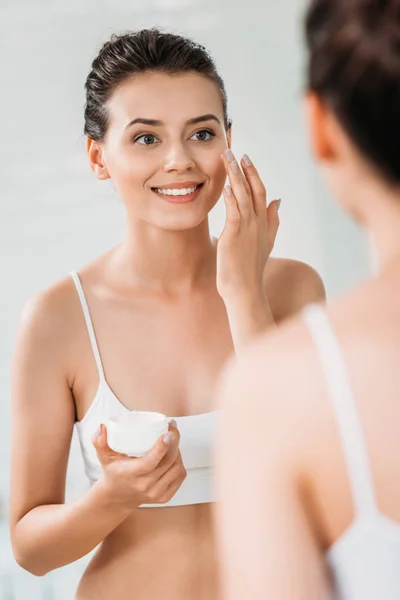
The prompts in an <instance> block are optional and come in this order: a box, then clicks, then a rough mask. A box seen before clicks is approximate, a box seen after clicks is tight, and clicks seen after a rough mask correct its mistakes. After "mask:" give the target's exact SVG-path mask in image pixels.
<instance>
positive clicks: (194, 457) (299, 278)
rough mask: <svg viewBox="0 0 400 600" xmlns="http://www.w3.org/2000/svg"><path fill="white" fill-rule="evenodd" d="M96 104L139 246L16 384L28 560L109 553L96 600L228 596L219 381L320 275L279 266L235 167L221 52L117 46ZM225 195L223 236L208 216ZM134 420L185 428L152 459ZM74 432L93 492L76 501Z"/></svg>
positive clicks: (256, 180) (27, 316)
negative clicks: (135, 452)
mask: <svg viewBox="0 0 400 600" xmlns="http://www.w3.org/2000/svg"><path fill="white" fill-rule="evenodd" d="M86 100H87V102H86V109H85V134H86V136H87V153H88V158H89V162H90V165H91V167H92V169H93V172H94V173H95V175H96V176H97V177H98V178H99V179H102V180H105V179H110V178H111V179H112V181H113V184H114V187H115V188H116V190H117V192H118V195H119V197H120V199H121V201H122V202H123V204H124V207H125V210H126V222H127V228H126V236H125V239H124V240H123V241H122V242H121V244H120V245H118V246H117V247H116V248H113V249H111V250H110V251H108V252H107V253H106V254H104V255H102V256H100V257H98V258H97V259H96V260H94V261H93V262H92V263H90V264H89V265H86V266H85V267H83V268H81V269H80V271H79V274H78V273H76V272H73V273H72V277H69V276H68V277H65V278H64V279H62V280H61V281H59V282H57V283H55V284H54V285H53V286H52V287H51V288H50V289H48V290H46V291H44V292H43V293H42V294H40V295H39V296H38V297H36V298H34V299H33V300H31V301H30V302H29V303H28V305H27V307H26V309H25V310H24V314H23V318H22V319H21V325H20V329H19V334H18V340H17V344H16V352H15V357H14V364H13V377H12V380H13V382H12V411H13V414H12V418H13V450H12V455H13V457H12V468H11V471H12V483H11V488H12V489H11V504H10V513H11V536H12V544H13V550H14V554H15V557H16V559H17V560H18V562H19V563H20V564H21V565H22V566H23V567H24V568H25V569H27V570H29V571H31V572H32V573H35V574H36V575H43V574H45V573H47V572H48V571H51V570H53V569H57V568H58V567H61V566H63V565H66V564H68V563H71V562H73V561H75V560H77V559H78V558H80V557H81V556H84V555H86V554H87V553H88V552H90V551H91V550H93V549H94V548H95V547H96V546H99V547H98V549H97V552H96V553H95V555H94V557H93V559H92V561H91V562H90V564H89V566H88V568H87V570H86V572H85V573H84V575H83V578H82V580H81V582H80V585H79V588H78V590H77V593H76V598H77V599H80V600H92V599H96V600H102V599H103V600H108V599H113V600H114V598H118V600H127V599H128V598H129V599H130V598H132V597H133V596H134V597H135V598H138V599H139V598H143V599H144V598H145V599H146V600H154V599H156V598H157V600H158V598H160V597H161V596H162V597H163V598H167V599H168V598H170V599H171V600H172V599H173V600H195V599H196V600H214V599H217V598H219V597H220V595H219V585H218V579H219V577H218V570H219V569H218V563H217V559H216V551H215V547H216V544H215V535H214V528H213V526H212V508H213V503H214V502H215V500H216V498H215V494H214V490H213V489H212V486H211V475H212V468H213V464H212V454H213V452H212V448H213V444H214V428H215V425H216V421H217V414H218V412H217V408H218V407H217V405H216V402H215V400H214V394H213V388H214V384H215V381H216V379H217V377H218V374H219V372H220V370H221V368H222V367H223V365H224V364H225V361H226V360H227V358H228V357H229V356H230V355H231V354H232V352H234V351H236V352H240V351H241V349H242V347H244V345H245V343H246V342H247V340H248V339H249V338H251V337H252V336H254V335H255V334H258V333H259V332H261V331H263V330H264V329H266V328H269V327H270V328H274V327H276V325H277V324H279V322H280V321H281V320H282V319H284V318H285V317H286V316H288V315H289V314H292V313H293V312H295V311H296V310H298V309H299V308H300V307H301V306H303V305H304V304H305V303H307V302H309V301H313V300H316V299H322V298H323V295H324V292H323V286H322V283H321V280H320V279H319V277H318V275H317V274H316V273H315V272H314V271H313V270H312V269H311V268H310V267H308V266H306V265H304V264H302V263H298V262H296V261H289V260H278V259H272V258H270V257H269V255H270V252H271V250H272V247H273V244H274V240H275V235H276V233H277V230H278V226H279V219H278V211H277V209H278V202H276V201H274V202H271V203H270V204H269V205H268V206H267V201H266V190H265V187H264V185H263V183H262V181H261V180H260V177H259V175H258V173H257V170H256V168H255V166H254V165H253V164H252V162H251V161H250V159H249V158H248V157H247V156H245V157H243V159H242V161H241V163H240V166H239V164H238V162H236V160H235V157H234V155H233V153H232V151H231V149H230V148H231V137H232V127H231V123H230V120H229V118H228V112H227V98H226V92H225V88H224V84H223V81H222V79H221V78H220V76H219V75H218V73H217V70H216V67H215V64H214V62H213V60H212V58H211V57H210V55H209V54H208V52H207V51H206V50H205V48H203V47H202V46H199V45H198V44H196V43H195V42H193V41H191V40H189V39H186V38H183V37H181V36H177V35H172V34H169V33H164V32H161V31H159V30H157V29H151V30H142V31H138V32H134V33H128V34H124V35H121V36H113V37H112V38H111V40H110V41H109V42H107V43H106V44H105V45H104V46H103V48H102V49H101V51H100V53H99V55H98V57H97V58H96V59H95V60H94V62H93V65H92V70H91V72H90V74H89V76H88V78H87V81H86ZM227 176H228V178H229V185H228V186H226V187H225V189H224V185H225V182H226V178H227ZM222 193H223V195H224V202H225V208H226V224H225V228H224V231H223V233H222V235H221V237H220V239H219V240H216V239H214V238H212V237H211V236H210V232H209V222H208V216H209V213H210V211H211V209H212V208H213V207H214V206H215V204H216V203H217V202H218V200H219V199H220V197H221V194H222ZM95 220H96V215H93V223H95ZM132 410H143V411H153V412H159V413H163V414H165V415H167V416H168V417H169V418H170V426H169V429H170V430H169V432H168V433H167V434H165V437H161V438H160V439H159V440H158V442H157V443H156V445H155V446H154V447H153V448H152V449H151V450H150V451H149V452H148V453H147V454H146V455H145V456H143V457H141V458H133V457H127V456H125V455H122V454H118V453H116V452H114V451H113V450H111V448H110V447H109V446H108V444H107V429H106V427H105V424H106V422H107V420H108V419H109V418H110V417H111V416H118V415H125V414H129V413H130V411H132ZM74 426H75V427H76V430H77V433H78V436H79V440H80V445H81V449H82V455H83V459H84V464H85V470H86V473H87V475H88V478H89V480H90V482H91V488H90V490H89V491H88V492H87V493H86V494H85V495H83V496H82V497H81V498H79V499H78V500H76V501H75V502H73V503H70V504H66V503H65V494H64V491H65V476H66V468H67V463H68V456H69V450H70V443H71V435H72V431H73V428H74ZM50 449H51V451H49V450H50Z"/></svg>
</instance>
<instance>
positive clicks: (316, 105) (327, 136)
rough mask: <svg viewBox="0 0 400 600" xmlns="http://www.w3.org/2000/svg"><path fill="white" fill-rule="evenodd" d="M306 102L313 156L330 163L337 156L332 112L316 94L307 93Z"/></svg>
mask: <svg viewBox="0 0 400 600" xmlns="http://www.w3.org/2000/svg"><path fill="white" fill-rule="evenodd" d="M304 100H305V109H306V119H307V123H308V133H309V138H310V142H311V148H312V151H313V154H314V156H315V158H317V160H320V161H330V160H332V159H333V158H334V157H335V155H336V147H335V146H336V144H335V136H334V130H333V129H334V128H333V127H332V115H331V112H330V110H329V108H328V107H327V105H326V103H325V102H324V101H323V100H322V99H321V98H320V96H318V94H316V93H315V92H307V94H306V96H305V99H304Z"/></svg>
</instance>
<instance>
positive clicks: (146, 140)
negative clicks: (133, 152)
mask: <svg viewBox="0 0 400 600" xmlns="http://www.w3.org/2000/svg"><path fill="white" fill-rule="evenodd" d="M156 139H157V138H156V136H155V135H152V134H151V133H146V134H145V135H141V136H140V137H138V138H136V140H135V142H138V143H139V144H143V145H144V146H152V145H153V144H154V141H155V140H156ZM139 140H143V141H139Z"/></svg>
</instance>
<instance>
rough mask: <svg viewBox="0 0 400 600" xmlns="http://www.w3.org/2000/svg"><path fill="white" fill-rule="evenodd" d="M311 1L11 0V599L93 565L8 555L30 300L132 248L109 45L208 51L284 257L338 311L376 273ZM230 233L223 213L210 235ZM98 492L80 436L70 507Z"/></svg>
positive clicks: (4, 307) (2, 370) (3, 426)
mask: <svg viewBox="0 0 400 600" xmlns="http://www.w3.org/2000/svg"><path fill="white" fill-rule="evenodd" d="M304 7H305V1H304V0H282V1H281V2H276V0H262V1H261V0H247V1H246V2H241V1H239V0H230V1H228V0H219V1H218V2H215V0H68V2H65V1H61V0H36V1H35V2H32V0H0V61H1V70H0V73H1V94H0V108H1V112H0V114H1V134H0V190H1V191H0V193H1V202H0V266H1V280H0V289H1V291H2V293H1V295H0V394H1V396H0V398H1V403H0V447H1V452H0V600H25V599H28V598H29V600H39V599H40V600H42V599H43V600H66V599H71V598H72V597H73V594H74V590H75V588H76V585H77V581H78V579H79V577H80V574H81V572H82V570H83V568H84V566H85V564H86V563H87V561H88V557H86V558H84V559H82V560H81V561H78V562H77V563H75V564H73V565H70V566H68V567H65V568H63V569H59V570H57V571H55V572H53V573H50V574H48V575H46V576H45V577H43V578H35V577H34V576H32V575H30V574H28V573H26V572H24V571H23V570H22V569H21V568H20V567H19V566H18V565H17V564H16V563H15V561H14V559H13V557H12V553H11V548H10V542H9V535H8V524H7V511H8V493H9V455H10V453H9V446H10V399H9V371H10V363H11V354H12V347H13V342H14V336H15V330H16V326H17V321H18V316H19V313H20V311H21V308H22V306H23V304H24V303H25V301H26V300H27V299H28V298H29V297H30V296H32V295H33V294H35V293H36V292H38V291H39V290H41V289H43V288H45V287H46V286H48V285H49V284H50V283H51V282H53V281H54V280H56V279H58V278H60V277H62V276H64V275H65V274H66V273H68V272H69V271H71V270H72V269H75V268H79V266H80V265H81V264H84V263H86V262H87V261H89V260H90V259H92V258H93V257H95V256H97V255H98V254H100V253H102V252H103V251H105V250H106V249H108V248H109V247H111V246H113V245H115V244H117V243H118V242H119V241H120V239H121V238H122V236H123V233H124V231H123V228H124V225H123V212H122V209H121V205H120V202H119V200H118V198H117V197H116V195H115V193H114V191H113V188H112V185H111V184H110V183H109V182H105V183H104V182H103V183H101V182H99V181H97V180H96V178H95V177H94V175H93V174H92V173H91V172H90V170H89V167H88V163H87V160H86V156H85V151H84V138H83V134H82V130H83V105H84V89H83V86H84V81H85V78H86V76H87V74H88V72H89V69H90V64H91V61H92V59H93V58H94V56H95V55H96V54H97V52H98V50H99V48H100V46H101V45H102V43H103V42H104V41H105V40H107V38H108V37H109V36H110V34H111V33H114V32H116V33H120V32H122V31H126V30H128V29H137V28H141V27H148V26H154V25H158V26H162V27H164V28H166V29H168V30H170V31H173V32H176V33H181V34H184V35H189V36H190V37H193V38H194V39H195V40H196V41H198V42H199V43H201V44H203V45H205V46H206V47H208V48H209V50H210V51H211V53H212V54H213V56H214V58H215V59H216V62H217V66H218V68H219V72H220V74H221V75H222V77H223V78H224V80H225V84H226V87H227V91H228V100H229V112H230V116H231V118H232V119H233V150H234V152H235V153H236V154H237V155H239V154H241V153H243V152H247V153H248V154H249V155H250V156H251V158H252V159H253V161H254V162H255V164H256V166H257V167H258V169H259V171H260V173H261V175H262V177H263V180H264V182H265V184H266V187H267V189H268V193H269V198H270V199H274V198H282V205H281V213H280V214H281V228H280V231H279V234H278V239H277V243H276V247H275V252H274V254H275V255H276V256H286V257H292V258H297V259H300V260H303V261H306V262H308V263H309V264H311V265H313V266H314V267H315V268H316V269H317V270H318V271H319V272H320V273H321V275H322V277H323V279H324V281H325V284H326V287H327V291H328V295H329V297H330V298H332V297H334V296H336V295H337V294H339V293H340V292H341V291H342V290H343V289H345V288H346V287H347V286H349V285H350V284H354V283H356V282H357V281H358V280H360V279H362V278H363V277H364V276H365V275H366V274H367V272H368V270H369V268H370V266H369V265H370V264H371V261H370V259H369V250H368V243H367V240H366V239H365V236H364V234H363V233H362V232H361V231H358V230H357V229H356V227H355V226H354V225H353V224H352V223H350V222H349V220H348V219H347V218H346V217H344V216H343V215H342V214H341V213H340V211H339V209H338V208H337V207H336V206H335V205H334V204H333V203H332V202H331V199H330V198H329V196H328V192H327V191H326V189H325V187H324V185H323V183H322V180H321V178H320V175H319V173H318V172H317V169H316V167H315V165H314V164H313V160H312V158H311V156H310V152H309V145H308V142H307V137H306V133H305V125H304V119H303V108H302V89H303V81H304V79H303V75H304V66H305V52H304V47H303V36H302V27H301V22H302V15H303V13H304ZM223 224H224V209H223V204H222V201H221V202H219V203H218V205H217V206H216V208H215V209H214V211H213V213H212V214H211V230H212V233H213V234H214V235H219V233H220V232H221V230H222V227H223ZM86 488H87V483H86V480H85V477H84V474H83V467H82V463H81V459H80V455H79V448H78V445H77V440H76V438H75V437H74V439H73V444H72V448H71V460H70V465H69V471H68V484H67V493H68V496H67V498H68V499H72V498H74V497H77V496H78V495H80V494H81V493H82V492H83V491H84V490H85V489H86Z"/></svg>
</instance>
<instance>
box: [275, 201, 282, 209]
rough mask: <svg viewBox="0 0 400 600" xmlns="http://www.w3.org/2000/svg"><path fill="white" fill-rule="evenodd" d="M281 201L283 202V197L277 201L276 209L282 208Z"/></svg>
mask: <svg viewBox="0 0 400 600" xmlns="http://www.w3.org/2000/svg"><path fill="white" fill-rule="evenodd" d="M281 202H282V199H281V198H279V200H278V201H277V203H276V210H279V209H280V207H281Z"/></svg>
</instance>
